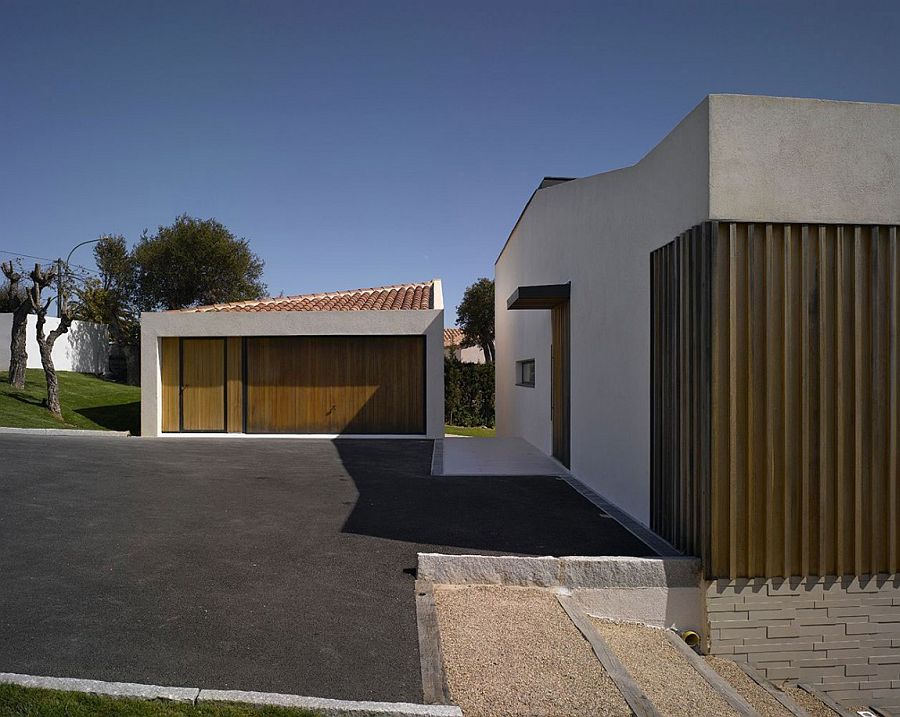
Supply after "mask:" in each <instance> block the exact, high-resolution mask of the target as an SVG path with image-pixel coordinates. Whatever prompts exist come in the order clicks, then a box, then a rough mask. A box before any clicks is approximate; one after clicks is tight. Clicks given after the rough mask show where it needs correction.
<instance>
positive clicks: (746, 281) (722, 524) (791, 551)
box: [651, 222, 900, 578]
mask: <svg viewBox="0 0 900 717" xmlns="http://www.w3.org/2000/svg"><path fill="white" fill-rule="evenodd" d="M897 234H898V228H897V227H895V226H891V227H884V226H842V225H794V224H765V223H760V224H748V223H725V222H718V223H716V222H710V223H706V224H704V225H702V226H701V227H697V228H695V229H693V230H691V231H690V232H686V233H685V234H683V235H682V236H680V237H679V238H678V239H676V240H675V241H674V242H672V243H670V244H669V245H667V246H665V247H663V248H661V249H659V250H657V251H656V252H654V253H653V255H652V266H651V269H652V286H653V296H652V314H653V315H652V325H653V328H652V344H653V361H652V434H653V435H652V461H651V463H652V465H651V469H652V483H651V485H652V490H651V501H652V503H651V520H652V525H653V527H654V529H655V530H657V531H658V532H659V533H660V534H662V535H663V536H664V537H666V538H667V539H669V540H670V541H671V542H673V543H674V544H675V545H676V546H677V547H679V548H680V549H683V550H685V551H686V552H688V553H693V554H697V555H700V556H702V557H703V562H704V566H705V569H706V573H707V576H708V577H732V578H734V577H776V576H784V577H787V576H797V575H860V574H871V573H878V572H890V573H893V572H896V571H897V570H898V568H900V565H898V564H900V530H898V522H900V465H898V445H900V393H898V390H900V389H898V386H900V363H898V360H900V359H898V354H900V339H898V322H900V256H898V253H900V248H898V237H897Z"/></svg>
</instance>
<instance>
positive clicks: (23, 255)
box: [0, 249, 100, 276]
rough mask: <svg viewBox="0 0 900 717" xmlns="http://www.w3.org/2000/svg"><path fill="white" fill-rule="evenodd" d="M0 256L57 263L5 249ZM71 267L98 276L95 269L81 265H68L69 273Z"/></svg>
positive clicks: (43, 257)
mask: <svg viewBox="0 0 900 717" xmlns="http://www.w3.org/2000/svg"><path fill="white" fill-rule="evenodd" d="M0 254H9V255H10V256H19V257H23V258H25V259H37V260H38V261H45V262H47V263H48V264H55V263H56V262H57V261H59V259H49V258H48V257H46V256H34V255H32V254H23V253H22V252H20V251H7V250H6V249H0ZM72 267H75V268H76V269H81V270H82V271H86V272H88V273H89V274H94V275H96V276H100V272H98V271H97V270H96V269H89V268H88V267H86V266H82V265H81V264H69V269H70V271H71V268H72Z"/></svg>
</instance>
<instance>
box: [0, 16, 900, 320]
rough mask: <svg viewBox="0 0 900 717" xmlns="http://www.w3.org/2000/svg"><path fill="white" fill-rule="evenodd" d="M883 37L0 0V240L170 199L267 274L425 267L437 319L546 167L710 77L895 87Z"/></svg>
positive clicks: (561, 166) (578, 154)
mask: <svg viewBox="0 0 900 717" xmlns="http://www.w3.org/2000/svg"><path fill="white" fill-rule="evenodd" d="M898 36H900V3H898V2H896V1H895V2H885V3H874V2H873V3H869V2H860V3H857V2H852V3H851V2H847V0H843V1H842V2H828V1H825V2H822V1H817V2H803V3H801V2H775V3H732V2H724V1H719V2H709V3H697V2H685V3H674V2H666V3H652V2H621V3H602V2H587V3H569V2H557V1H555V0H554V2H547V1H546V0H541V1H540V2H515V3H513V2H484V1H480V2H465V1H459V0H454V2H443V3H437V2H429V1H417V2H390V1H389V0H379V1H378V2H374V1H373V2H362V3H356V2H345V1H340V2H325V1H324V0H323V1H322V2H318V3H307V2H299V1H291V2H267V1H265V0H263V1H261V2H260V1H253V2H241V3H233V2H224V1H216V2H171V3H169V2H145V3H137V2H109V3H94V2H77V3H76V2H56V3H51V2H41V3H36V2H31V1H29V2H7V1H6V0H0V103H2V104H0V107H2V115H0V250H2V251H3V252H8V251H17V252H22V253H27V254H34V255H37V256H42V257H55V256H58V255H65V254H66V253H67V252H68V250H69V249H70V248H71V247H72V246H73V245H74V244H76V243H77V242H79V241H82V240H84V239H90V238H94V237H96V236H98V235H99V234H101V233H121V234H124V235H125V236H126V237H128V239H129V240H131V241H135V240H137V239H138V237H139V236H140V233H141V231H142V230H143V229H144V228H150V229H151V230H152V229H154V228H155V227H156V226H157V225H159V224H165V223H170V222H171V221H172V220H173V219H174V217H175V216H176V215H178V214H180V213H183V212H187V213H189V214H192V215H194V216H198V217H204V218H205V217H215V218H217V219H219V220H220V221H222V222H223V223H225V224H226V225H227V226H228V227H229V228H231V229H232V230H233V231H234V232H235V233H236V234H238V235H239V236H243V237H245V238H247V239H248V240H250V242H251V245H252V247H253V249H254V250H255V251H256V252H257V253H258V254H260V256H262V257H263V259H265V261H266V276H265V278H266V281H267V283H268V285H269V289H270V291H271V293H273V294H277V293H279V292H280V291H282V290H283V291H285V292H286V293H289V294H290V293H304V292H308V291H319V290H328V289H342V288H356V287H361V286H372V285H380V284H389V283H397V282H405V281H418V280H422V279H428V278H431V277H434V276H438V277H442V278H443V279H444V290H445V300H446V304H447V307H448V309H449V311H448V317H447V323H448V324H451V323H452V322H453V319H454V317H455V311H454V309H455V306H456V305H457V304H458V302H459V299H460V297H461V295H462V291H463V289H464V288H465V286H466V285H467V284H469V283H471V282H472V281H474V280H475V279H477V278H478V277H480V276H491V275H492V272H493V262H494V260H495V258H496V256H497V253H498V252H499V250H500V248H501V247H502V245H503V242H504V241H505V239H506V237H507V235H508V234H509V231H510V229H511V228H512V226H513V224H514V222H515V220H516V218H517V216H518V214H519V212H520V211H521V209H522V207H523V206H524V203H525V202H526V201H527V199H528V197H529V195H530V194H531V192H532V190H533V189H534V188H535V187H536V186H537V184H538V182H539V181H540V179H541V177H543V176H545V175H559V176H585V175H589V174H595V173H597V172H601V171H605V170H608V169H613V168H616V167H620V166H623V165H628V164H632V163H634V162H635V161H637V160H638V159H640V157H641V156H642V155H643V154H644V153H646V151H648V150H649V149H650V148H651V147H652V146H653V145H654V144H656V142H658V141H659V139H661V138H662V137H663V136H664V135H665V134H666V133H667V132H668V130H669V129H671V128H672V127H673V126H674V125H675V124H676V123H677V122H678V121H679V120H680V119H681V118H682V117H683V116H684V115H685V114H686V113H687V112H689V111H690V110H691V109H692V108H693V107H694V106H695V105H696V104H697V103H699V102H700V101H701V100H702V98H703V97H704V96H705V95H706V94H708V93H710V92H740V93H759V94H773V95H793V96H804V97H824V98H832V99H850V100H867V101H878V102H900V44H898V42H897V37H898ZM73 261H79V262H81V263H90V250H89V248H87V249H84V248H83V249H80V250H79V252H78V253H77V254H76V255H75V257H74V258H73Z"/></svg>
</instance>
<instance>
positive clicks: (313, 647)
mask: <svg viewBox="0 0 900 717" xmlns="http://www.w3.org/2000/svg"><path fill="white" fill-rule="evenodd" d="M431 448H432V446H431V442H429V441H375V440H370V441H366V440H357V441H350V440H347V441H335V442H331V441H317V440H316V441H313V440H296V441H295V440H256V439H253V440H240V439H222V440H214V439H122V438H97V437H78V436H71V437H69V436H66V437H52V438H51V437H39V436H12V435H8V434H7V435H0V546H2V550H0V672H21V673H28V674H36V675H52V676H61V677H86V678H93V679H101V680H120V681H131V682H144V683H153V684H161V685H197V686H202V687H210V688H223V689H245V690H263V691H276V692H289V693H295V694H305V695H312V696H322V697H335V698H344V699H375V700H390V701H396V700H405V701H421V699H422V692H421V683H420V676H419V654H418V643H417V636H416V620H415V597H414V590H413V583H414V573H415V566H416V553H417V552H420V551H432V552H454V553H472V552H482V553H503V554H510V553H519V554H535V555H547V554H552V555H566V554H582V555H585V554H587V555H651V554H652V551H651V550H650V549H649V548H647V547H646V546H645V545H644V544H643V543H642V542H640V541H639V540H638V539H637V538H635V537H634V536H633V535H632V534H631V533H629V532H627V531H626V530H625V529H624V528H622V527H621V526H620V525H619V524H618V523H616V522H615V521H614V520H613V519H611V518H609V517H607V516H605V515H604V514H603V513H602V512H601V511H599V510H598V509H596V508H595V507H594V506H593V505H592V504H591V503H589V502H588V501H586V500H585V499H583V498H582V497H581V496H579V495H578V494H577V493H576V492H575V491H574V490H572V489H571V488H570V487H569V486H568V485H567V484H566V483H564V482H562V481H560V480H556V479H553V478H540V477H534V478H530V477H525V478H523V477H515V478H489V479H485V478H483V477H482V478H460V477H452V478H451V477H442V478H431V477H429V476H428V472H429V466H430V460H431Z"/></svg>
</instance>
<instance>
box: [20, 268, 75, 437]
mask: <svg viewBox="0 0 900 717" xmlns="http://www.w3.org/2000/svg"><path fill="white" fill-rule="evenodd" d="M55 278H56V271H55V270H54V269H50V270H48V271H42V270H41V266H40V264H35V265H34V271H33V272H31V282H32V285H31V288H30V289H29V292H28V296H29V299H30V301H31V308H32V309H34V313H35V314H36V315H37V326H36V327H35V328H36V331H35V333H36V334H37V343H38V350H39V351H40V354H41V366H43V367H44V375H45V376H46V378H47V401H46V403H47V408H49V409H50V412H51V413H52V414H53V415H54V416H56V417H57V418H58V419H60V420H62V407H61V406H60V403H59V378H58V377H57V375H56V367H55V366H54V365H53V344H55V343H56V339H58V338H59V337H60V336H62V335H63V334H64V333H66V332H67V331H68V330H69V326H70V325H71V323H72V312H71V311H69V309H68V307H67V306H65V305H63V307H62V308H61V310H60V320H59V326H57V327H56V328H55V329H53V331H51V332H50V334H49V335H45V334H44V324H45V323H46V321H47V309H49V308H50V302H51V301H52V299H48V300H47V302H46V303H42V302H41V291H42V290H44V289H46V288H47V287H48V286H50V285H51V284H52V283H53V280H54V279H55ZM63 303H64V304H65V302H63Z"/></svg>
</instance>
